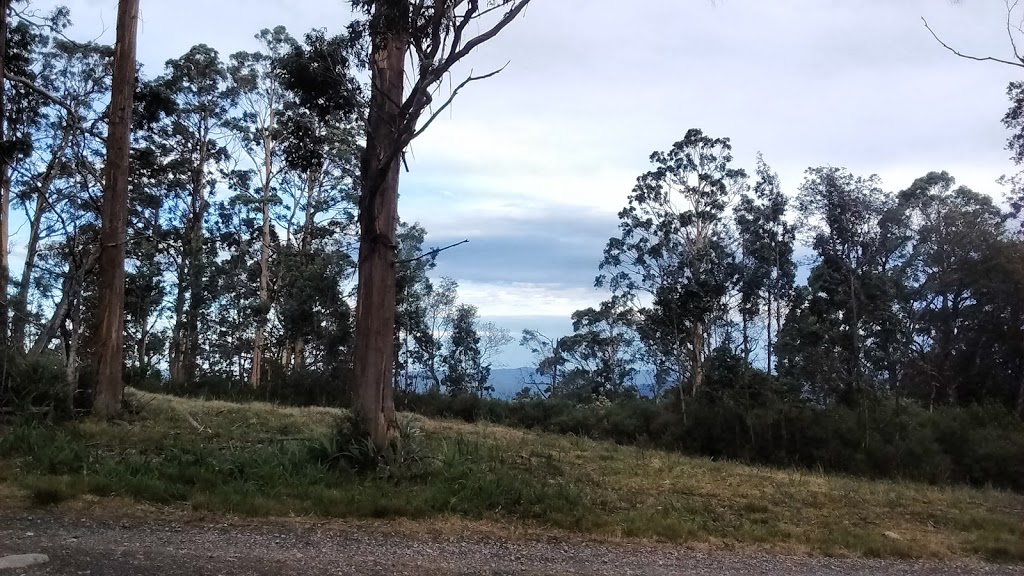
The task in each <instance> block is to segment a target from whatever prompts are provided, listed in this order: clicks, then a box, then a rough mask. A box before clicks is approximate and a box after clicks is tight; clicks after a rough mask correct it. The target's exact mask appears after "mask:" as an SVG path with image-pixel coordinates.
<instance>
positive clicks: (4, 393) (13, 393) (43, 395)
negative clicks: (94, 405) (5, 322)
mask: <svg viewBox="0 0 1024 576" xmlns="http://www.w3.org/2000/svg"><path fill="white" fill-rule="evenodd" d="M0 372H3V376H2V377H0V419H2V418H3V417H5V416H10V415H17V416H22V417H30V418H47V419H54V418H55V419H58V420H60V419H67V418H71V417H73V416H74V414H75V412H74V408H75V407H74V398H73V396H74V394H75V392H77V390H72V389H71V385H70V384H68V382H67V376H66V374H65V372H64V366H63V362H62V361H61V359H60V358H59V357H57V356H56V355H53V354H44V355H42V356H39V357H36V358H24V357H21V356H18V355H15V354H10V353H8V354H6V355H2V356H0Z"/></svg>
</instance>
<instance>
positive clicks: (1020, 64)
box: [921, 17, 1024, 68]
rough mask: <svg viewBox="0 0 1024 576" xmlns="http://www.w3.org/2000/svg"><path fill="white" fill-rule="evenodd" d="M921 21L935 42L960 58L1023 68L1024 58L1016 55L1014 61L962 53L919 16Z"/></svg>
mask: <svg viewBox="0 0 1024 576" xmlns="http://www.w3.org/2000/svg"><path fill="white" fill-rule="evenodd" d="M921 21H922V22H924V27H925V28H926V29H927V30H928V32H930V33H931V35H932V38H935V41H936V42H938V43H939V44H941V45H942V47H943V48H945V49H946V50H949V51H950V52H952V53H953V54H956V55H957V56H959V57H961V58H964V59H967V60H974V61H977V62H998V63H1000V64H1006V65H1008V66H1017V67H1018V68H1024V59H1022V58H1020V57H1019V56H1017V60H1018V61H1017V62H1014V61H1012V60H1003V59H1002V58H996V57H994V56H971V55H970V54H964V53H963V52H960V51H959V50H957V49H956V48H953V47H952V46H950V45H949V44H946V43H945V42H943V41H942V39H941V38H939V35H938V34H936V33H935V31H934V30H932V28H931V26H929V25H928V21H927V20H925V19H924V17H921ZM1014 52H1015V53H1016V47H1014Z"/></svg>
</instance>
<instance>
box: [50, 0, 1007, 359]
mask: <svg viewBox="0 0 1024 576" xmlns="http://www.w3.org/2000/svg"><path fill="white" fill-rule="evenodd" d="M141 2H142V8H141V15H142V23H141V24H140V33H139V40H138V41H139V47H138V53H139V60H140V61H141V62H142V63H143V65H144V67H145V70H146V72H147V73H148V75H150V76H153V75H156V74H158V73H159V72H160V71H161V70H162V67H163V63H164V62H165V61H166V60H167V59H169V58H173V57H176V56H179V55H181V54H182V53H184V52H185V51H187V50H188V48H189V47H190V46H192V45H194V44H198V43H206V44H209V45H211V46H213V47H214V48H216V49H217V50H219V51H220V52H221V54H222V55H223V56H225V57H226V56H227V55H228V54H230V53H232V52H235V51H238V50H255V49H257V48H258V45H257V43H256V41H255V40H254V39H253V35H254V34H255V33H256V32H258V31H259V30H260V29H261V28H266V27H273V26H276V25H285V26H286V27H287V28H288V29H289V31H290V32H291V33H292V34H293V35H295V36H301V35H302V34H303V33H305V32H306V31H308V30H310V29H312V28H326V29H327V31H328V32H341V31H342V30H343V27H344V26H345V24H346V23H347V22H348V21H349V19H350V12H349V9H348V2H347V1H346V0H141ZM34 4H35V6H37V7H39V8H47V7H50V6H53V5H55V4H57V3H56V2H51V1H49V0H46V1H42V0H36V2H35V3H34ZM61 4H64V5H67V6H68V7H70V8H71V11H72V20H73V22H74V24H75V27H74V28H73V29H72V31H71V32H70V34H69V35H70V36H72V37H74V38H78V39H98V40H102V41H107V42H110V41H112V38H113V31H114V25H115V21H116V4H117V3H116V1H115V0H68V1H65V2H61ZM922 17H924V18H926V19H927V20H928V22H929V24H930V25H931V26H932V28H933V29H934V30H935V31H936V32H937V33H938V34H939V35H940V36H941V37H942V39H943V40H945V41H946V42H947V43H948V44H950V45H952V46H955V47H957V48H958V49H960V50H961V51H963V52H965V53H970V54H977V55H983V56H988V55H993V56H1001V57H1004V58H1006V57H1012V48H1011V46H1010V42H1009V40H1008V39H1007V37H1006V34H1005V26H1006V6H1005V4H1004V3H1003V0H965V1H962V2H958V3H954V2H951V1H949V0H899V1H894V0H772V1H765V0H714V1H712V0H631V1H629V2H623V1H622V0H533V2H532V3H531V5H530V6H529V7H528V9H527V10H526V11H525V14H524V15H523V16H522V17H521V18H519V19H518V20H517V21H516V22H514V23H512V25H510V26H509V28H507V29H506V30H505V31H504V32H503V33H502V34H501V35H500V36H499V37H498V38H496V39H495V40H493V41H492V42H490V43H488V44H486V45H484V46H483V47H481V48H480V49H478V50H477V51H476V52H474V53H473V54H472V55H471V56H470V57H469V58H468V59H467V60H466V61H465V62H464V63H463V65H462V66H460V67H458V68H457V69H456V70H454V71H453V74H452V80H453V81H455V82H458V81H459V80H460V79H461V78H463V77H465V75H466V74H468V73H470V71H471V70H472V71H475V72H476V73H480V72H484V71H490V70H492V69H496V68H500V67H501V66H502V65H504V64H506V63H508V66H507V68H506V69H505V70H504V71H503V72H502V73H501V74H499V75H498V76H496V77H494V78H492V79H489V80H486V81H484V82H478V83H474V84H472V85H471V86H469V87H468V88H466V89H465V90H463V91H462V92H460V94H459V97H458V99H457V100H456V102H455V104H454V106H453V107H452V108H451V110H450V111H448V112H446V113H445V114H444V115H443V116H442V117H441V118H440V119H439V120H438V121H437V122H435V123H434V124H433V125H432V126H431V127H430V129H429V130H428V131H427V132H426V133H425V134H424V135H423V136H422V137H421V138H419V139H418V140H416V141H415V142H414V143H413V145H412V148H411V151H410V152H411V153H410V154H409V168H410V172H408V173H403V174H402V181H401V187H400V190H401V192H400V194H401V197H400V203H399V212H400V215H401V217H402V219H403V220H405V221H409V222H414V221H415V222H419V223H421V224H422V225H423V226H424V227H425V228H426V229H427V231H428V244H429V245H431V246H443V245H447V244H450V243H452V242H455V241H459V240H462V239H469V240H470V242H469V243H468V244H466V245H463V246H460V247H458V248H455V249H453V250H450V251H448V252H445V253H444V254H443V255H441V256H440V257H439V259H438V267H437V270H436V272H435V275H436V276H441V275H444V276H449V277H452V278H454V279H455V280H457V281H458V282H459V285H460V290H459V294H460V299H461V300H462V301H463V302H467V303H470V304H474V305H476V306H478V307H479V310H480V313H481V315H482V316H483V317H484V319H486V320H491V321H494V322H495V323H497V324H498V325H500V326H504V327H507V328H508V329H509V330H511V331H512V332H513V334H515V335H518V334H519V332H521V331H522V330H523V329H524V328H532V329H538V330H541V331H542V332H545V333H547V334H549V335H561V334H564V333H567V332H568V331H570V330H571V322H570V320H569V315H570V314H571V313H572V312H573V311H574V310H577V309H580V308H585V307H588V306H594V305H596V304H597V303H599V302H600V301H601V300H602V299H603V298H604V297H605V296H606V294H604V293H603V292H601V291H599V290H596V289H595V288H593V281H594V277H595V275H596V274H597V265H598V263H599V261H600V259H601V254H602V251H603V248H604V245H605V242H606V241H607V240H608V238H609V237H611V236H613V235H615V233H616V231H617V218H616V213H617V212H618V211H619V210H620V209H621V208H622V207H623V206H624V205H625V204H626V202H627V197H628V195H629V193H630V190H631V189H632V186H633V184H634V182H635V180H636V177H637V176H639V175H640V174H642V173H643V172H644V171H646V170H647V169H648V168H649V166H650V164H649V162H648V158H649V156H650V154H651V153H652V152H654V151H656V150H666V149H668V148H670V147H671V145H672V144H673V142H675V141H677V140H680V139H681V138H682V137H683V135H684V134H685V133H686V131H687V130H688V129H689V128H700V129H702V130H704V132H705V133H707V134H709V135H711V136H714V137H729V138H730V139H731V140H732V144H733V147H734V154H735V157H736V160H737V163H738V164H739V165H740V166H743V167H745V168H747V169H748V171H751V172H752V171H753V168H754V158H755V156H756V154H757V153H758V152H761V153H763V155H764V158H765V160H766V161H767V162H768V163H769V164H770V165H771V166H772V167H773V168H774V169H775V170H776V171H777V172H778V173H779V175H780V176H781V178H782V184H783V187H784V189H785V190H786V191H787V193H790V194H795V193H796V190H797V187H798V186H799V184H800V182H801V180H802V179H803V172H804V171H805V170H806V169H807V168H808V167H811V166H823V165H831V166H844V167H846V168H848V169H850V170H851V171H853V172H854V173H857V174H862V175H869V174H878V175H879V176H880V177H881V178H882V181H883V184H884V186H885V187H886V188H887V189H889V190H893V191H896V190H900V189H902V188H905V187H906V186H907V185H909V184H910V183H911V182H912V181H913V180H914V179H915V178H917V177H918V176H922V175H924V174H925V173H927V172H928V171H931V170H947V171H949V172H950V173H951V174H952V175H953V176H955V177H956V178H957V180H958V181H959V182H960V183H961V184H966V185H968V186H970V187H972V188H974V189H976V190H979V191H982V192H986V193H989V194H992V195H994V196H997V197H1001V196H1002V194H1003V190H1002V189H1001V188H1000V187H999V186H998V185H997V184H996V180H997V179H998V177H999V176H1000V175H1002V174H1006V173H1010V172H1013V171H1014V167H1013V165H1012V164H1011V162H1010V161H1009V155H1008V152H1006V150H1005V149H1004V143H1005V140H1006V136H1007V133H1006V130H1005V129H1004V128H1003V126H1002V125H1001V123H1000V119H1001V118H1002V116H1003V114H1004V112H1005V111H1006V109H1007V108H1008V101H1007V99H1006V85H1007V84H1008V83H1009V82H1010V81H1012V80H1014V79H1017V78H1018V76H1017V74H1018V73H1019V72H1020V70H1019V69H1016V68H1012V67H1009V66H1003V65H999V64H993V63H982V62H971V61H967V60H964V59H961V58H957V57H956V56H955V55H953V54H951V53H950V52H948V51H946V50H945V49H943V48H942V47H941V46H940V45H939V44H938V43H936V41H935V40H934V39H933V38H932V37H931V35H930V34H929V33H928V31H927V30H926V29H925V27H924V24H923V23H922ZM1018 18H1019V16H1018ZM447 89H448V88H447V86H446V87H443V88H442V93H447V92H446V90H447ZM528 362H529V354H528V353H527V352H526V351H525V350H521V349H519V348H518V347H517V346H513V347H510V349H509V350H507V351H506V352H505V354H503V355H502V357H501V358H500V359H499V363H500V364H502V365H505V366H510V367H515V366H522V365H526V364H528Z"/></svg>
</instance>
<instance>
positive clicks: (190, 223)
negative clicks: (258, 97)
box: [149, 44, 236, 383]
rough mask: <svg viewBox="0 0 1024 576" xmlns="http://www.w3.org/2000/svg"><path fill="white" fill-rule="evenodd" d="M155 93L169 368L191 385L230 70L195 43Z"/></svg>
mask: <svg viewBox="0 0 1024 576" xmlns="http://www.w3.org/2000/svg"><path fill="white" fill-rule="evenodd" d="M166 69H167V73H166V74H165V75H164V76H162V77H161V78H159V79H157V81H156V87H157V89H158V90H160V91H162V92H163V93H164V94H165V95H166V97H167V98H168V99H169V100H170V102H171V110H172V112H171V113H170V114H168V115H167V116H166V118H165V120H164V121H162V122H160V123H159V124H158V125H155V126H154V127H153V128H152V130H151V133H150V135H149V140H150V144H151V145H152V146H153V147H154V148H155V149H156V150H158V151H159V152H158V154H159V155H160V157H162V158H163V159H164V160H163V161H164V163H165V167H166V173H167V176H168V178H167V179H166V180H165V181H164V182H163V187H164V190H165V193H166V194H167V196H168V202H167V204H168V205H167V210H166V211H165V213H166V214H167V215H168V217H169V220H170V224H169V225H168V227H167V228H168V235H169V238H168V241H169V242H170V244H171V245H172V246H173V247H174V248H173V257H174V259H175V268H176V270H175V276H176V286H175V287H176V292H175V302H174V311H173V314H174V324H173V326H172V329H171V350H170V354H169V361H168V367H169V372H170V376H171V380H172V381H174V382H178V383H193V382H194V381H195V379H196V375H197V371H198V366H199V357H200V355H201V351H200V338H199V334H200V330H201V323H202V322H203V320H204V318H205V314H206V313H207V310H208V308H209V304H210V302H209V299H208V297H207V291H206V283H207V282H208V281H209V271H210V269H209V256H210V250H211V249H212V246H210V245H209V241H208V238H207V236H206V234H205V230H204V224H205V221H206V218H207V215H208V213H209V210H210V206H211V203H210V196H211V195H212V194H213V193H214V191H215V190H216V188H217V184H218V182H219V173H218V168H220V167H222V166H223V165H224V164H225V163H226V162H227V161H228V160H229V159H230V153H229V151H228V149H227V146H226V144H227V137H228V132H227V128H228V126H229V118H230V114H231V113H232V110H233V109H234V105H235V102H236V92H235V91H234V90H233V87H232V86H231V85H230V84H229V82H228V80H229V77H228V74H227V70H226V68H225V66H224V63H223V62H222V61H221V59H220V56H219V55H218V53H217V51H216V50H214V49H213V48H211V47H209V46H206V45H203V44H200V45H197V46H193V47H192V48H191V49H189V51H188V52H187V53H185V54H184V55H182V56H181V57H180V58H176V59H172V60H169V61H168V62H167V64H166Z"/></svg>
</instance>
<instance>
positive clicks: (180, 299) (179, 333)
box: [168, 263, 187, 384]
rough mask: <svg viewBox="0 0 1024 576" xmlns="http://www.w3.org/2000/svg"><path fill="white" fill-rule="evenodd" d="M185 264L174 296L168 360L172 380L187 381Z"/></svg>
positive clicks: (180, 265)
mask: <svg viewBox="0 0 1024 576" xmlns="http://www.w3.org/2000/svg"><path fill="white" fill-rule="evenodd" d="M186 278H187V274H186V273H185V264H184V263H181V264H179V265H178V291H177V294H175V296H174V327H173V328H172V329H171V358H170V360H169V362H168V371H169V372H170V378H171V382H174V383H176V384H181V383H183V382H184V381H185V341H186V339H187V334H186V333H185V290H186V289H187V288H186V280H185V279H186Z"/></svg>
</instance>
